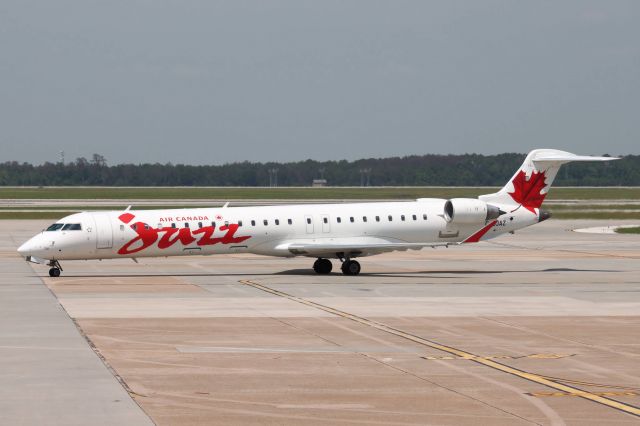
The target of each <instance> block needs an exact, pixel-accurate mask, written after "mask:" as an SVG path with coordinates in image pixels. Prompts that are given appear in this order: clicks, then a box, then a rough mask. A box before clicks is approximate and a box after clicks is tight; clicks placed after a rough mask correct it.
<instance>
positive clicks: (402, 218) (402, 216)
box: [400, 214, 404, 222]
mask: <svg viewBox="0 0 640 426" xmlns="http://www.w3.org/2000/svg"><path fill="white" fill-rule="evenodd" d="M400 220H401V221H403V222H404V215H403V214H402V215H400Z"/></svg>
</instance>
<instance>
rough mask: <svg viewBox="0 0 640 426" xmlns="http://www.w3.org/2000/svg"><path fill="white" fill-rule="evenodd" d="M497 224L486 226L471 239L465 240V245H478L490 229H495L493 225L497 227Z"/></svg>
mask: <svg viewBox="0 0 640 426" xmlns="http://www.w3.org/2000/svg"><path fill="white" fill-rule="evenodd" d="M496 223H498V221H497V220H494V221H492V222H491V223H489V224H488V225H487V226H485V227H484V228H482V229H481V230H479V231H477V232H476V233H475V234H473V235H471V236H470V237H469V238H467V239H466V240H464V241H463V243H477V242H478V241H480V238H482V237H483V236H484V234H486V233H487V232H489V229H491V228H493V225H495V224H496Z"/></svg>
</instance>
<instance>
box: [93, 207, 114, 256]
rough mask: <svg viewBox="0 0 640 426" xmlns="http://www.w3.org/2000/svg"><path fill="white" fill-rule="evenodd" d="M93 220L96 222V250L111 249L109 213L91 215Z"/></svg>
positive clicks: (111, 234)
mask: <svg viewBox="0 0 640 426" xmlns="http://www.w3.org/2000/svg"><path fill="white" fill-rule="evenodd" d="M93 219H94V220H95V222H96V248H99V249H106V248H111V247H113V229H112V228H111V218H110V217H109V213H106V212H105V213H93Z"/></svg>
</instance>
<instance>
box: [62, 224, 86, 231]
mask: <svg viewBox="0 0 640 426" xmlns="http://www.w3.org/2000/svg"><path fill="white" fill-rule="evenodd" d="M62 230H63V231H81V230H82V226H80V224H79V223H67V224H66V225H64V228H62Z"/></svg>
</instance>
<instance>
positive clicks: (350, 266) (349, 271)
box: [342, 260, 360, 275]
mask: <svg viewBox="0 0 640 426" xmlns="http://www.w3.org/2000/svg"><path fill="white" fill-rule="evenodd" d="M342 273H343V274H345V275H358V274H359V273H360V263H358V262H356V261H355V260H345V261H344V262H342Z"/></svg>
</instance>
